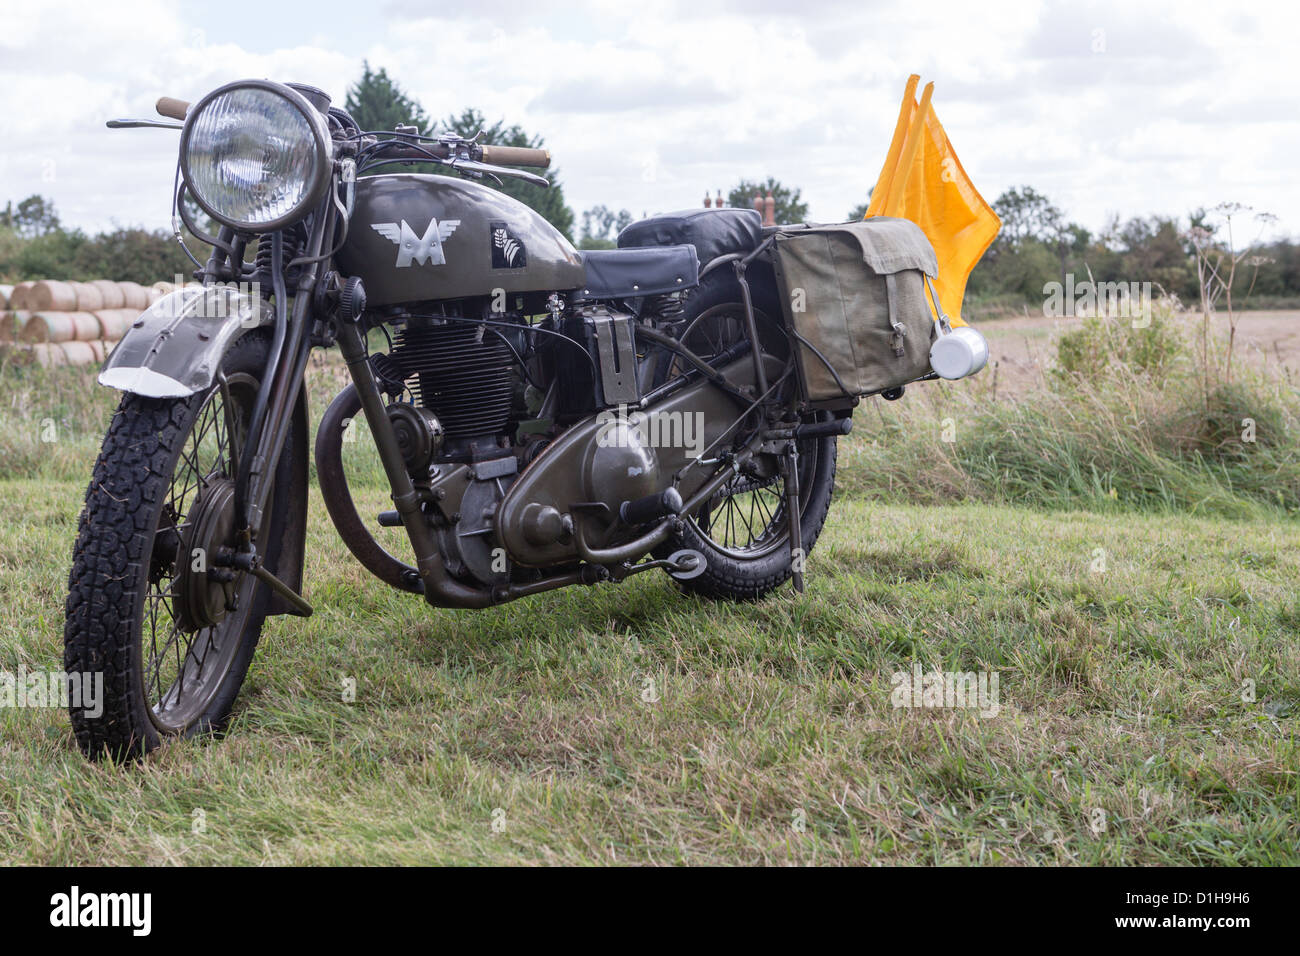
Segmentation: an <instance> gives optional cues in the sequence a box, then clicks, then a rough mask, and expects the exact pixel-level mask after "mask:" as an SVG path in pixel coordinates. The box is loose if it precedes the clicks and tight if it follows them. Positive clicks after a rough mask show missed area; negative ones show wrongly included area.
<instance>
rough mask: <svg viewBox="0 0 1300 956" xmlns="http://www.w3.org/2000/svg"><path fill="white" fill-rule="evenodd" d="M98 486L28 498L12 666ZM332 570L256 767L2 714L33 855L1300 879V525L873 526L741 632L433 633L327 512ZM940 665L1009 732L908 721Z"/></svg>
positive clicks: (15, 582)
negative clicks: (1164, 869) (142, 751)
mask: <svg viewBox="0 0 1300 956" xmlns="http://www.w3.org/2000/svg"><path fill="white" fill-rule="evenodd" d="M82 490H83V489H82V488H81V486H80V485H79V484H77V483H72V482H58V483H51V482H31V481H8V482H5V483H3V485H0V607H3V609H4V615H3V620H0V646H3V648H4V650H5V654H4V656H5V659H6V664H5V666H6V667H10V668H15V667H20V668H26V669H28V670H35V669H48V668H55V667H57V666H58V662H59V660H60V654H61V615H60V604H61V601H62V598H63V591H64V586H63V585H64V579H65V576H66V566H67V560H68V552H69V545H70V541H71V538H72V534H73V529H74V527H75V520H76V514H77V512H78V509H79V504H80V498H81V493H82ZM368 499H369V500H368V502H367V504H368V505H369V506H370V507H373V508H376V509H377V508H379V507H381V506H382V501H383V494H382V492H380V491H378V490H376V491H374V492H371V493H369V495H368ZM1097 549H1102V551H1101V552H1098V551H1097ZM308 554H309V556H310V558H309V560H310V564H309V574H310V581H311V584H310V588H309V597H310V598H311V599H312V601H313V602H314V603H315V605H316V608H317V613H316V615H315V616H314V617H313V618H311V619H310V620H307V621H303V620H299V619H284V618H280V619H276V621H275V623H274V624H273V625H271V626H270V627H269V628H268V630H267V633H266V634H265V636H264V638H263V643H262V646H261V648H260V649H259V652H258V657H257V659H256V660H255V662H254V665H253V669H252V672H251V674H250V678H249V681H248V683H247V685H246V688H245V693H244V695H243V697H242V701H241V704H240V706H239V708H238V711H237V717H236V720H235V722H234V725H233V727H232V731H231V733H230V735H229V736H228V737H227V738H226V739H224V740H221V741H191V742H185V743H179V744H174V745H171V746H168V747H166V748H164V750H163V751H161V752H160V753H159V754H157V755H156V756H155V757H154V758H153V759H150V760H149V761H148V762H146V763H145V764H144V765H143V766H127V767H114V766H110V765H106V764H91V763H88V762H87V761H85V760H84V759H83V758H82V757H81V755H80V753H79V752H78V751H77V749H76V747H75V743H74V741H73V739H72V736H71V733H70V731H69V726H68V721H67V718H66V716H65V715H64V714H63V713H62V712H61V711H59V710H40V709H3V710H0V859H3V860H4V861H6V862H14V863H53V864H74V865H75V864H102V863H107V862H114V863H116V862H123V863H147V864H170V863H209V864H214V863H339V864H345V863H366V862H374V863H463V862H476V863H614V862H642V863H676V862H689V863H724V864H729V863H759V862H765V863H785V862H800V863H859V862H860V863H867V862H871V863H975V862H980V863H1116V864H1118V863H1148V864H1157V863H1260V864H1280V863H1296V862H1300V851H1297V844H1298V843H1300V825H1298V824H1297V795H1298V793H1300V783H1298V776H1297V769H1298V768H1300V751H1298V748H1297V744H1296V739H1295V716H1296V711H1297V708H1300V649H1298V648H1297V642H1296V640H1295V638H1296V629H1297V627H1298V626H1300V602H1298V601H1297V595H1296V591H1295V587H1294V583H1295V582H1296V581H1297V580H1300V535H1298V534H1297V533H1296V527H1295V525H1294V524H1293V523H1291V522H1287V521H1270V520H1255V521H1235V522H1226V521H1222V520H1217V521H1210V520H1202V519H1195V518H1190V517H1180V516H1125V517H1124V518H1123V519H1122V520H1117V519H1116V518H1115V517H1114V516H1100V515H1095V514H1088V513H1044V512H1037V511H1031V510H1026V509H1010V508H997V507H990V506H985V505H962V506H948V507H921V506H901V505H891V506H883V505H877V504H872V503H870V502H867V501H862V500H856V501H854V500H849V501H841V502H839V503H837V505H836V506H835V508H834V510H833V514H832V521H831V522H830V524H829V526H828V530H827V532H826V533H825V535H824V536H823V539H822V542H821V545H820V546H819V548H818V549H817V551H815V552H814V555H813V560H812V562H811V570H812V574H811V580H810V587H809V590H808V592H807V594H806V595H805V596H804V597H803V598H795V597H793V596H792V595H789V594H785V595H783V596H781V597H777V598H775V599H772V600H769V601H767V602H764V603H760V604H753V605H728V606H719V605H711V604H705V603H701V602H699V601H697V600H695V599H690V598H686V597H684V596H681V595H680V594H679V593H677V592H676V590H675V589H674V587H673V586H672V584H671V582H670V581H669V580H668V579H667V578H665V577H662V576H660V575H658V574H654V575H644V576H641V577H638V578H634V579H632V580H631V581H629V582H627V583H625V584H624V585H620V586H603V587H600V588H596V589H583V590H569V591H562V592H556V593H553V594H549V595H544V596H540V597H536V598H533V599H530V600H527V601H525V602H522V603H517V604H513V605H509V606H506V607H503V608H500V609H495V610H491V611H487V612H481V613H477V614H474V613H463V612H450V611H437V610H430V609H428V608H425V607H424V606H423V605H422V604H421V603H419V602H418V601H417V600H412V599H411V598H409V597H406V596H403V595H398V594H396V593H395V592H388V591H386V590H385V589H384V587H383V586H382V585H380V584H378V583H377V582H374V581H373V580H371V579H369V578H368V577H367V576H366V575H365V573H364V572H362V570H361V569H360V568H359V567H358V566H357V565H356V564H355V563H354V562H352V560H351V558H350V557H349V556H347V555H346V553H345V552H344V551H343V549H342V548H341V547H340V545H339V544H338V542H337V540H336V539H335V538H334V536H333V532H332V529H331V528H330V527H329V526H328V521H327V518H326V517H325V515H324V509H323V508H322V507H321V506H320V502H319V498H318V497H315V496H314V497H313V521H312V526H311V532H310V538H309V542H308ZM1099 555H1100V557H1101V561H1100V563H1099V561H1098V559H1099ZM1103 568H1104V570H1103ZM914 662H919V664H920V665H921V667H922V668H923V669H924V670H926V671H929V670H930V669H933V668H937V669H939V670H942V671H953V670H958V671H989V672H993V673H996V674H997V675H998V676H999V687H998V689H999V695H998V704H999V707H998V712H997V714H996V716H980V714H979V712H977V711H975V710H969V709H925V708H921V709H912V708H896V707H894V706H893V703H892V700H891V691H892V689H893V688H892V683H891V675H893V674H894V673H895V672H898V671H910V669H911V668H912V667H913V664H914ZM345 678H351V679H353V680H355V682H356V697H355V701H354V702H352V703H346V702H344V700H343V697H344V695H343V693H342V687H343V680H344V679H345ZM1248 680H1253V681H1255V693H1254V694H1253V695H1251V694H1249V693H1247V694H1245V695H1244V696H1245V697H1246V698H1250V697H1252V696H1253V697H1254V699H1253V700H1243V687H1246V686H1248V685H1246V683H1245V682H1246V681H1248ZM650 681H652V682H653V683H650ZM494 821H495V823H496V826H495V828H494V825H493V824H494ZM196 831H198V832H196Z"/></svg>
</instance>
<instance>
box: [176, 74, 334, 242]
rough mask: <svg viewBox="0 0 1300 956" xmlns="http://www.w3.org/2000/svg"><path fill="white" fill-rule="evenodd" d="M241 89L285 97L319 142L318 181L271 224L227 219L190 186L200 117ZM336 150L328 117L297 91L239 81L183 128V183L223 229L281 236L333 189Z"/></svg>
mask: <svg viewBox="0 0 1300 956" xmlns="http://www.w3.org/2000/svg"><path fill="white" fill-rule="evenodd" d="M241 89H257V90H264V91H267V92H270V93H274V94H275V95H277V96H280V97H283V98H284V99H285V100H287V101H288V102H289V103H291V104H292V105H293V106H294V107H295V108H296V109H297V110H298V112H299V113H301V114H302V116H303V118H304V119H305V120H306V121H307V124H308V126H309V128H310V129H311V132H312V137H313V139H314V140H315V149H316V156H317V157H318V159H319V162H318V163H317V164H316V171H315V178H314V179H313V181H312V182H311V183H310V184H309V185H308V188H307V190H306V192H305V193H304V194H303V198H302V199H301V200H299V202H298V204H297V205H296V206H294V208H293V209H291V210H290V211H289V212H287V213H285V214H284V215H283V216H280V217H279V218H277V219H274V220H272V221H270V222H257V223H250V222H240V221H239V220H237V219H232V218H230V217H229V216H227V215H224V214H223V213H222V212H221V211H220V210H218V209H214V208H213V207H212V205H211V203H209V202H208V201H207V200H205V199H204V198H203V196H202V195H200V193H199V191H198V190H197V189H195V188H194V185H193V183H191V182H190V170H189V146H190V135H191V133H192V132H193V130H194V124H195V122H196V121H197V120H198V117H199V116H201V115H202V113H203V110H204V109H206V108H207V107H208V105H209V104H211V103H212V101H213V100H215V99H217V98H218V97H220V96H223V95H225V94H227V93H230V92H233V91H235V90H241ZM333 146H334V143H333V140H332V139H331V138H330V132H329V123H328V122H327V121H326V119H325V117H324V116H323V115H322V114H321V112H320V111H319V110H318V109H316V107H314V106H313V105H312V104H311V102H310V101H309V100H308V99H307V97H305V96H303V94H301V93H299V92H298V91H297V90H295V89H293V87H290V86H286V85H285V84H283V83H276V82H274V81H273V80H255V79H254V80H235V81H234V82H232V83H227V84H225V85H224V86H219V87H217V88H216V89H215V90H212V91H211V92H210V93H208V94H207V95H205V96H203V97H202V98H201V99H200V100H199V101H198V102H197V103H195V104H194V105H193V106H191V107H190V109H189V110H188V111H187V112H186V114H185V124H184V126H183V127H182V128H181V143H180V169H181V179H182V180H183V181H184V183H185V189H186V191H187V192H188V193H189V194H190V195H191V196H193V197H194V201H195V202H196V203H198V204H199V208H200V209H202V210H203V211H204V212H206V213H207V214H208V215H209V216H211V217H212V218H213V219H215V220H216V221H217V222H219V223H221V224H222V225H224V226H229V227H230V228H231V229H234V230H235V231H237V232H245V233H247V232H256V233H271V232H278V231H279V230H281V229H283V228H285V227H286V226H291V225H293V224H294V223H296V222H298V221H300V220H302V219H303V218H304V217H306V216H307V214H308V213H310V212H311V210H312V209H314V208H315V207H316V205H317V203H319V202H320V200H321V198H322V197H323V196H324V195H325V192H326V190H327V189H328V188H329V185H330V182H331V180H332V179H333V159H334V149H333Z"/></svg>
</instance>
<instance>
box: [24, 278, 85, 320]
mask: <svg viewBox="0 0 1300 956" xmlns="http://www.w3.org/2000/svg"><path fill="white" fill-rule="evenodd" d="M28 296H29V299H28V301H29V302H30V303H31V310H32V311H33V312H73V311H75V310H76V308H77V293H76V292H74V291H73V290H72V286H70V285H69V284H68V283H66V282H59V281H58V280H57V279H41V280H40V281H39V282H37V283H36V284H35V285H34V286H32V288H31V290H30V292H28Z"/></svg>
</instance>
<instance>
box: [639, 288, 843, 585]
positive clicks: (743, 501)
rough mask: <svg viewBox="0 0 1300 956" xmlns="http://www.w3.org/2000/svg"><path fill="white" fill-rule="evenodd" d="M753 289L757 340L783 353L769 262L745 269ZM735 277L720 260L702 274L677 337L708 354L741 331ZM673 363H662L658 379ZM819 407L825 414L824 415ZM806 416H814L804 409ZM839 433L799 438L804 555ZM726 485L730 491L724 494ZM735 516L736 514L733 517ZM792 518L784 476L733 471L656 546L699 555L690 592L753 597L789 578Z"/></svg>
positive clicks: (830, 483)
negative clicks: (743, 526) (743, 527)
mask: <svg viewBox="0 0 1300 956" xmlns="http://www.w3.org/2000/svg"><path fill="white" fill-rule="evenodd" d="M747 279H748V281H749V286H750V295H751V298H752V302H753V305H754V311H755V317H756V319H757V322H758V329H759V339H760V341H761V342H762V344H763V348H764V350H765V351H771V352H773V353H774V354H778V355H784V354H785V349H786V342H785V336H784V335H783V334H782V332H781V331H780V328H781V321H782V320H781V302H780V299H779V293H778V292H777V286H776V281H775V278H774V277H773V275H772V272H771V270H770V269H768V268H765V267H763V266H761V265H760V264H758V263H755V264H754V265H753V266H751V267H750V269H749V270H748V273H747ZM743 301H744V300H743V298H742V294H741V288H740V282H739V280H737V279H736V277H735V274H734V272H733V271H732V270H731V269H730V268H727V267H722V268H719V269H717V270H715V271H714V272H711V273H710V274H709V275H707V276H706V277H705V278H704V280H703V281H702V282H701V283H700V286H699V288H698V289H696V290H695V291H694V292H692V294H691V295H690V297H689V298H688V299H687V301H686V303H685V309H684V318H685V324H684V325H683V332H682V342H683V344H685V345H686V346H687V347H688V348H690V349H691V350H692V351H694V352H696V353H697V354H699V355H702V356H704V357H705V358H708V357H710V356H712V355H716V354H718V353H720V352H721V351H723V350H724V349H725V348H727V347H729V346H730V345H732V344H734V343H735V342H736V341H739V340H740V338H743V336H744V331H743V330H744V318H743V317H744V314H745V312H744V305H743ZM676 372H677V369H676V368H675V367H674V366H672V365H670V364H665V365H664V367H663V370H662V371H661V373H660V376H659V381H664V380H666V379H667V378H668V377H670V376H671V375H673V374H675V373H676ZM824 414H825V413H823V417H824ZM806 420H807V421H814V420H817V416H815V415H813V416H809V417H808V418H807V419H806ZM835 460H836V439H835V438H834V437H827V438H818V439H809V440H805V441H802V442H800V444H799V479H800V480H799V497H800V502H801V509H800V515H799V522H800V527H799V530H800V536H801V537H802V539H803V541H802V542H801V544H802V549H803V554H804V557H805V558H806V557H807V556H808V555H809V554H811V553H812V549H813V546H814V545H815V544H816V543H817V538H818V536H819V535H820V534H821V530H822V527H823V526H824V525H825V523H826V516H827V514H828V513H829V512H830V507H831V498H832V496H833V494H834V490H835ZM728 489H734V494H731V495H728V494H727V491H728ZM738 515H740V517H738ZM744 516H747V518H748V522H747V523H748V525H749V528H748V530H749V531H754V530H755V529H754V528H753V527H752V526H753V525H754V524H755V522H757V523H758V525H759V527H758V529H757V531H756V533H754V534H753V535H752V536H751V537H752V540H749V541H743V542H742V541H740V540H732V539H733V538H735V539H739V538H741V537H744V536H745V535H744V534H735V533H734V532H736V531H737V530H738V528H739V524H740V521H741V520H744ZM788 527H789V524H788V520H787V518H786V512H785V503H784V482H783V481H782V480H781V479H780V478H776V477H774V478H770V479H767V482H766V484H764V483H761V482H756V481H754V480H753V479H749V480H746V479H744V477H743V476H738V477H737V479H735V480H733V482H732V483H729V485H727V486H724V488H723V490H722V492H720V493H719V494H718V495H715V496H714V499H713V500H712V501H711V502H710V503H709V504H707V505H706V506H705V507H704V508H701V509H700V511H699V512H698V513H696V514H695V515H691V516H689V517H688V518H687V520H686V521H684V523H683V527H682V530H681V531H680V532H679V533H677V534H674V535H673V536H672V537H671V538H669V540H668V542H667V543H666V544H664V545H663V546H662V547H660V548H659V549H657V550H656V554H657V555H658V556H659V557H667V556H668V555H670V554H672V553H673V552H675V551H678V550H681V549H683V548H688V549H690V550H693V551H698V552H700V553H701V554H703V555H704V558H705V569H704V571H703V572H702V573H700V574H699V575H697V576H696V577H693V578H689V579H687V580H683V581H680V582H679V583H680V584H681V586H682V587H683V588H684V589H685V590H687V591H690V592H692V593H695V594H699V595H701V596H702V597H707V598H711V599H715V600H724V599H725V600H730V601H752V600H756V599H758V598H761V597H763V596H765V595H767V594H768V593H770V592H771V591H773V590H774V589H776V588H778V587H780V586H781V585H782V584H784V583H785V582H786V581H787V580H789V579H790V576H791V572H792V560H791V554H790V544H789V542H790V536H789V530H788Z"/></svg>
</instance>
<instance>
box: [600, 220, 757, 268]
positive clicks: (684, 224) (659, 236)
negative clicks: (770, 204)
mask: <svg viewBox="0 0 1300 956" xmlns="http://www.w3.org/2000/svg"><path fill="white" fill-rule="evenodd" d="M762 232H763V218H762V217H761V216H760V215H759V214H758V211H757V210H754V209H742V208H740V207H738V206H732V207H727V206H724V207H723V208H722V209H684V210H682V211H681V212H670V213H665V214H664V215H662V216H651V217H650V218H649V219H642V220H640V221H639V222H634V223H632V225H630V226H628V227H627V228H626V229H624V230H623V231H622V232H620V233H619V234H618V247H619V248H620V249H632V248H643V247H646V246H671V245H679V244H686V245H690V246H694V247H695V252H696V254H697V255H698V256H699V257H700V263H701V264H702V265H705V266H707V265H708V264H709V263H710V262H711V261H712V260H714V259H716V258H717V257H718V256H725V255H728V254H730V253H733V252H750V251H752V250H753V249H754V248H755V247H757V246H758V244H759V243H760V242H761V241H762Z"/></svg>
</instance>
